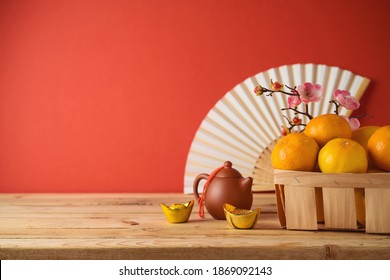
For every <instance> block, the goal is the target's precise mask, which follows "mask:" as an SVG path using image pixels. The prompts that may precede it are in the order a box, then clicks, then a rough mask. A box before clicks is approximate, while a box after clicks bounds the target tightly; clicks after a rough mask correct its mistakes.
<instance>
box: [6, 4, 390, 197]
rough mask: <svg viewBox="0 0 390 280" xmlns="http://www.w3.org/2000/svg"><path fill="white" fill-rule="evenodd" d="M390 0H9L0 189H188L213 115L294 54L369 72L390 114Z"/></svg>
mask: <svg viewBox="0 0 390 280" xmlns="http://www.w3.org/2000/svg"><path fill="white" fill-rule="evenodd" d="M389 10H390V9H389V4H388V1H383V0H370V1H367V0H364V1H354V0H350V1H344V0H326V1H312V0H300V1H282V0H273V1H261V0H245V1H243V0H237V1H235V0H213V1H199V0H186V1H183V0H169V1H167V0H122V1H121V0H106V1H104V0H63V1H62V0H36V1H34V0H1V1H0V192H181V191H182V189H183V173H184V167H185V161H186V156H187V153H188V150H189V147H190V144H191V141H192V138H193V136H194V134H195V132H196V130H197V128H198V126H199V125H200V123H201V121H202V119H203V118H204V117H205V115H206V114H207V112H208V111H209V109H210V108H212V107H213V105H214V104H215V103H216V102H217V101H218V100H219V99H220V98H221V97H222V96H223V95H224V94H225V93H226V92H227V91H228V90H230V89H231V88H233V87H234V86H235V85H236V84H238V83H239V82H241V81H243V80H244V79H246V78H247V77H250V76H253V75H254V74H256V73H259V72H262V71H265V70H268V69H269V68H272V67H276V66H280V65H284V64H294V63H321V64H327V65H336V66H339V67H341V68H345V69H348V70H351V71H352V72H354V73H358V74H360V75H363V76H366V77H369V78H370V79H372V83H371V85H370V86H369V88H368V91H367V92H366V95H365V97H364V98H363V102H364V104H365V106H366V109H367V112H368V114H369V115H374V116H375V118H366V119H364V120H363V121H362V122H363V124H377V125H385V124H390V114H389V109H388V104H389V102H390V97H389V92H390V83H389V76H388V75H389V71H388V69H389V65H390V61H389V50H390V40H389V31H388V30H389V28H390V19H389V18H390V17H389V16H388V11H389Z"/></svg>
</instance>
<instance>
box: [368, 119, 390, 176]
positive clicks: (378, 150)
mask: <svg viewBox="0 0 390 280" xmlns="http://www.w3.org/2000/svg"><path fill="white" fill-rule="evenodd" d="M367 151H368V155H369V157H370V158H371V160H372V162H373V163H374V164H375V166H377V167H378V168H380V169H383V170H386V171H390V125H387V126H382V127H380V128H378V129H377V130H376V131H375V132H374V133H373V134H372V135H371V137H370V139H369V140H368V143H367Z"/></svg>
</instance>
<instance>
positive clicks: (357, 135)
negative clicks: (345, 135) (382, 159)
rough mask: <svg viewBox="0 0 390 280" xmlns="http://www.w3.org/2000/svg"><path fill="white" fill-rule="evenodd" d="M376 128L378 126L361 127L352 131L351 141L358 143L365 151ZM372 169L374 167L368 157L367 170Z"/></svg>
mask: <svg viewBox="0 0 390 280" xmlns="http://www.w3.org/2000/svg"><path fill="white" fill-rule="evenodd" d="M378 128H379V126H375V125H370V126H362V127H360V128H358V129H356V130H355V131H352V136H351V139H352V140H354V141H356V142H358V143H359V144H360V145H362V147H363V148H364V149H365V150H366V151H367V144H368V140H369V139H370V137H371V135H372V134H373V133H374V132H375V131H376V130H377V129H378ZM373 168H375V165H374V164H373V163H372V160H371V159H370V157H368V169H373Z"/></svg>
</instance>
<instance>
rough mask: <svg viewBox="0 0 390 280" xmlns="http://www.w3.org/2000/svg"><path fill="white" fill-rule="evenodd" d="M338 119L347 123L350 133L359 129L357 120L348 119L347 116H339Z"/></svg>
mask: <svg viewBox="0 0 390 280" xmlns="http://www.w3.org/2000/svg"><path fill="white" fill-rule="evenodd" d="M340 117H343V118H344V119H345V120H346V121H347V122H348V123H349V125H350V127H351V129H352V131H354V130H356V129H358V128H359V127H360V121H359V119H358V118H348V117H347V116H340Z"/></svg>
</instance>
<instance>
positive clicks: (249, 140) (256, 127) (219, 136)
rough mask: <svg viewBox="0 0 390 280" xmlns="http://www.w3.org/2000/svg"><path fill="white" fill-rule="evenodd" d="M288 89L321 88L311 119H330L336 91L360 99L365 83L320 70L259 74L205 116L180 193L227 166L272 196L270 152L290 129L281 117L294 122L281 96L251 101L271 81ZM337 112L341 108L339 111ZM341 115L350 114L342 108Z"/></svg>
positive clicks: (307, 67)
mask: <svg viewBox="0 0 390 280" xmlns="http://www.w3.org/2000/svg"><path fill="white" fill-rule="evenodd" d="M271 79H272V80H274V81H278V82H281V83H283V84H286V85H289V86H297V85H299V84H302V83H304V82H312V83H318V84H321V85H322V86H323V88H324V94H323V98H322V100H321V101H320V102H316V103H313V104H311V105H313V106H311V114H312V115H313V116H317V115H320V114H325V113H331V112H332V110H334V108H333V107H332V106H330V104H329V101H330V100H332V97H333V91H334V90H335V89H344V90H348V91H349V92H350V93H351V95H352V96H354V97H355V98H356V99H358V100H359V99H360V98H361V97H362V95H363V93H364V91H365V89H366V88H367V86H368V84H369V82H370V81H369V79H368V78H365V77H362V76H359V75H356V74H353V73H352V72H350V71H348V70H344V69H341V68H339V67H336V66H327V65H320V64H294V65H284V66H280V67H276V68H272V69H269V70H268V71H265V72H261V73H258V74H257V75H254V76H252V77H250V78H248V79H246V80H245V81H243V82H242V83H240V84H238V85H237V86H235V87H234V88H233V89H232V90H230V91H229V92H227V93H226V94H225V95H224V96H223V97H222V98H221V99H220V100H219V101H218V102H217V103H216V104H215V106H214V107H213V108H211V110H210V111H209V112H208V114H207V115H206V117H205V118H204V120H203V121H202V123H201V125H200V127H199V128H198V130H197V131H196V134H195V137H194V139H193V141H192V144H191V147H190V150H189V153H188V157H187V162H186V167H185V175H184V192H185V193H192V192H193V187H192V185H193V182H194V180H195V177H196V176H197V175H198V174H200V173H210V172H212V171H213V170H214V169H216V168H217V167H219V166H221V165H222V164H223V162H224V161H226V160H230V161H231V162H232V163H233V167H234V168H236V169H237V170H238V171H240V172H241V174H242V175H243V176H244V177H248V176H251V177H253V179H254V180H253V188H252V189H253V191H270V190H274V185H273V170H272V166H271V161H270V157H271V152H272V148H273V146H274V145H275V143H276V141H277V139H278V138H279V137H280V136H281V132H280V126H281V125H286V126H287V125H288V123H287V120H286V119H285V118H284V117H283V115H285V116H287V117H288V118H289V119H292V118H293V116H294V113H293V112H292V111H290V110H287V111H283V112H282V111H281V109H282V108H285V107H287V98H286V96H285V95H282V94H273V96H272V97H269V96H260V97H259V96H255V94H254V93H253V90H254V88H255V87H256V86H257V85H263V86H269V84H270V80H271ZM340 109H341V108H340ZM340 114H342V115H350V114H351V112H349V111H346V110H345V109H344V108H343V109H341V110H340Z"/></svg>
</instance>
